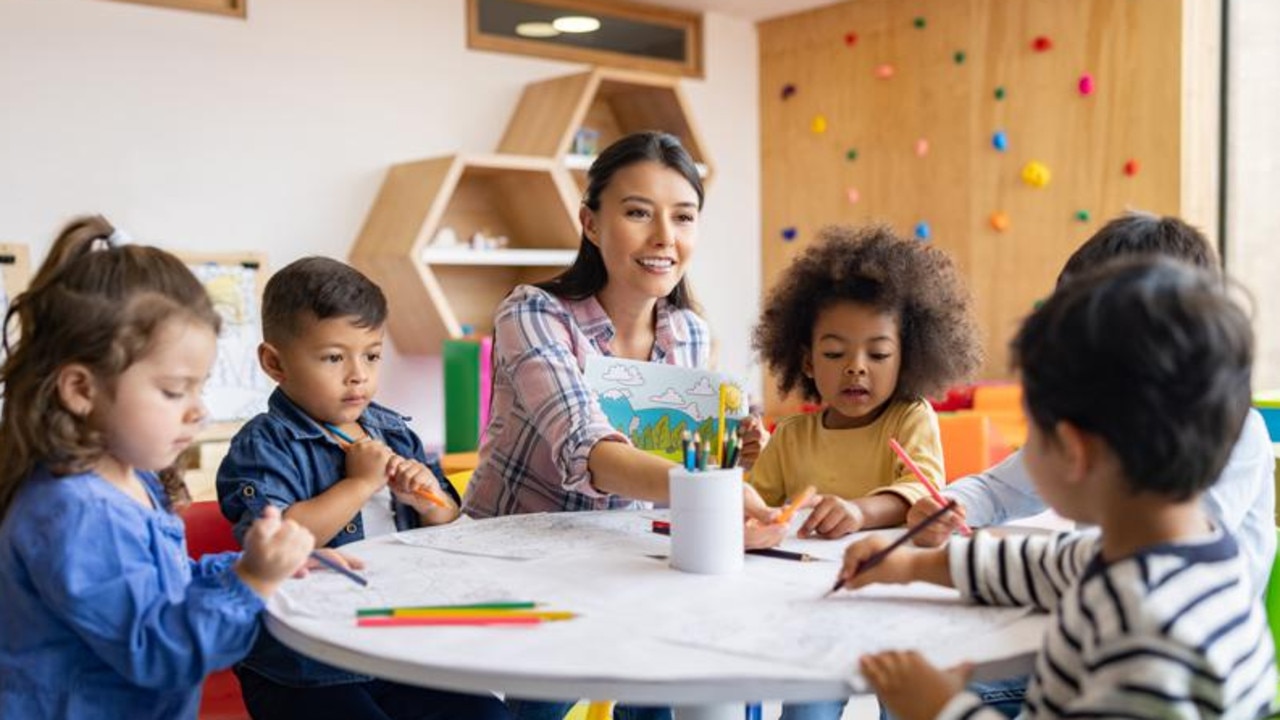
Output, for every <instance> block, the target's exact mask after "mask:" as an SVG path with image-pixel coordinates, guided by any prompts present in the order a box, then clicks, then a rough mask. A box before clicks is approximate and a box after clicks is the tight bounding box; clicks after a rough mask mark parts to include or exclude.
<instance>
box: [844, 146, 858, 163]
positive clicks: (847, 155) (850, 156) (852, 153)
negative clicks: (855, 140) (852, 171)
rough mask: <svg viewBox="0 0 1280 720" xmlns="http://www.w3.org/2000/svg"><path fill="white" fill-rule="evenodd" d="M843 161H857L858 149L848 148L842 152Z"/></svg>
mask: <svg viewBox="0 0 1280 720" xmlns="http://www.w3.org/2000/svg"><path fill="white" fill-rule="evenodd" d="M844 159H845V160H857V159H858V149H857V148H849V149H848V150H845V151H844Z"/></svg>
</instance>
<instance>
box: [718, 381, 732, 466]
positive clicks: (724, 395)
mask: <svg viewBox="0 0 1280 720" xmlns="http://www.w3.org/2000/svg"><path fill="white" fill-rule="evenodd" d="M728 395H729V385H728V384H727V383H720V417H719V419H718V420H717V421H716V435H717V439H718V440H719V441H720V442H718V443H717V444H716V465H719V466H720V467H724V464H725V462H727V461H728V460H729V457H728V456H727V455H725V452H724V435H725V427H724V412H725V405H726V401H727V400H728Z"/></svg>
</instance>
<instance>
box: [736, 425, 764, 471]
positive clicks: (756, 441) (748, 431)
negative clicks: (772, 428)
mask: <svg viewBox="0 0 1280 720" xmlns="http://www.w3.org/2000/svg"><path fill="white" fill-rule="evenodd" d="M738 429H739V430H741V431H742V446H741V447H740V448H739V450H738V465H740V466H742V469H743V470H750V469H751V468H752V467H753V466H755V464H756V460H757V459H758V458H759V457H760V452H761V451H762V450H764V446H765V445H767V444H769V431H768V430H765V429H764V421H763V420H761V419H760V416H758V415H748V416H746V417H745V418H743V419H742V422H741V423H739V425H738Z"/></svg>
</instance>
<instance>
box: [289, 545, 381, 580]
mask: <svg viewBox="0 0 1280 720" xmlns="http://www.w3.org/2000/svg"><path fill="white" fill-rule="evenodd" d="M314 555H324V556H325V557H327V558H329V559H330V560H332V561H333V562H335V563H337V564H338V565H341V566H342V567H344V568H346V569H348V570H363V569H364V561H363V560H361V559H360V558H358V557H356V556H354V555H346V554H343V553H340V552H338V551H337V550H334V549H332V548H316V551H315V552H314V553H312V554H311V555H308V556H307V562H306V563H304V564H303V566H302V567H300V568H298V572H296V573H294V574H293V576H294V577H295V578H302V577H306V576H307V573H308V572H310V571H311V570H319V569H321V568H323V567H324V563H322V562H320V561H319V560H317V559H315V557H313V556H314Z"/></svg>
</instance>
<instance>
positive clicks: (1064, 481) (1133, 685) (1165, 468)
mask: <svg viewBox="0 0 1280 720" xmlns="http://www.w3.org/2000/svg"><path fill="white" fill-rule="evenodd" d="M1013 347H1014V354H1015V356H1016V358H1017V360H1018V363H1019V365H1020V366H1021V369H1022V380H1023V387H1024V396H1025V403H1026V407H1027V412H1028V415H1029V418H1030V432H1029V435H1028V441H1027V445H1026V447H1025V448H1024V450H1023V455H1024V461H1025V463H1026V466H1027V469H1028V470H1029V471H1030V474H1031V477H1032V479H1033V482H1034V484H1035V489H1036V492H1037V493H1038V494H1039V496H1040V497H1043V498H1044V499H1045V501H1046V502H1047V503H1048V504H1049V506H1050V507H1052V508H1053V509H1054V510H1055V511H1057V512H1058V513H1059V514H1061V515H1063V516H1064V517H1067V518H1069V519H1072V520H1076V521H1078V522H1083V523H1088V524H1091V525H1096V526H1097V528H1098V531H1099V532H1090V533H1085V534H1070V535H1054V536H1014V537H1008V538H1004V539H996V538H991V537H987V535H986V533H983V532H980V533H978V535H977V536H975V537H974V538H973V539H972V540H964V539H957V540H953V541H952V542H951V544H950V546H949V547H947V548H942V549H936V550H922V549H914V548H912V549H904V550H898V551H895V552H894V553H892V554H890V555H889V556H888V557H887V558H886V559H885V560H884V561H883V562H882V563H880V564H879V565H876V566H874V567H871V568H868V569H867V570H866V571H864V572H858V568H859V565H860V564H861V563H862V562H863V561H865V560H866V559H867V558H869V557H870V556H871V555H872V554H873V553H875V552H876V551H878V550H879V549H881V548H883V547H884V546H885V545H886V544H887V541H886V540H885V539H883V538H870V539H868V540H864V541H862V542H860V543H856V544H854V545H852V546H851V547H850V548H849V550H848V551H847V553H846V556H845V565H844V567H843V569H842V570H841V578H842V579H843V580H844V582H845V584H846V586H848V587H854V588H856V587H861V586H863V585H867V584H870V583H875V582H890V583H896V582H910V581H914V580H927V581H930V582H935V583H938V584H942V585H954V586H956V587H958V588H959V589H960V590H961V592H962V594H964V595H965V596H966V597H968V598H970V599H972V600H973V601H975V602H980V603H990V604H1004V605H1031V606H1034V607H1037V608H1040V609H1044V610H1049V611H1051V612H1052V613H1053V617H1052V618H1051V619H1050V622H1049V623H1048V627H1049V629H1048V630H1047V631H1046V637H1045V641H1044V644H1043V646H1042V647H1041V650H1040V653H1039V655H1038V656H1037V659H1036V663H1035V670H1034V672H1033V674H1032V676H1031V681H1030V684H1029V687H1028V692H1027V697H1026V702H1025V704H1024V706H1023V710H1022V715H1023V716H1024V717H1029V718H1039V717H1063V716H1081V717H1126V718H1162V719H1163V718H1184V717H1185V718H1193V717H1194V718H1205V717H1208V718H1215V717H1224V718H1256V717H1265V716H1267V714H1268V713H1269V711H1270V706H1271V700H1272V698H1273V696H1274V694H1275V688H1276V669H1275V653H1274V649H1273V647H1272V644H1271V638H1270V633H1269V631H1268V629H1267V624H1266V618H1265V617H1264V614H1263V611H1262V607H1261V604H1260V603H1259V601H1258V595H1257V593H1256V592H1255V591H1254V588H1253V587H1252V585H1251V583H1250V582H1249V579H1248V575H1247V570H1246V567H1245V564H1244V561H1243V558H1242V556H1241V554H1240V553H1239V550H1238V548H1237V546H1236V543H1235V540H1234V538H1233V537H1232V535H1231V533H1230V532H1229V531H1227V530H1226V529H1224V528H1223V527H1221V524H1220V523H1219V522H1217V521H1216V520H1215V519H1214V518H1213V517H1212V516H1211V515H1210V514H1209V513H1208V512H1206V510H1205V507H1204V504H1203V502H1202V495H1203V493H1204V491H1205V490H1206V489H1207V488H1208V487H1209V486H1210V485H1211V484H1212V483H1213V482H1214V480H1215V479H1216V478H1217V477H1218V476H1219V473H1220V472H1221V471H1222V468H1223V466H1224V465H1225V464H1226V462H1227V458H1228V456H1229V455H1230V454H1231V448H1232V445H1233V440H1234V439H1235V438H1236V437H1237V436H1238V435H1239V432H1240V428H1241V425H1242V424H1243V423H1244V420H1245V417H1246V415H1247V413H1248V412H1249V402H1250V385H1249V380H1250V377H1249V375H1250V363H1251V361H1252V335H1251V332H1250V329H1249V322H1248V320H1247V319H1246V318H1245V316H1244V313H1243V312H1241V310H1240V309H1239V308H1238V307H1236V305H1235V304H1234V303H1233V302H1232V301H1231V300H1230V298H1229V297H1227V295H1226V292H1225V290H1224V289H1223V287H1222V282H1221V280H1220V278H1218V277H1217V276H1216V275H1211V274H1208V273H1205V272H1203V271H1199V270H1196V269H1194V268H1191V267H1189V266H1187V265H1185V264H1180V263H1175V262H1172V261H1169V260H1161V259H1153V258H1141V259H1135V260H1126V261H1120V262H1117V263H1114V264H1109V265H1107V266H1104V267H1102V268H1100V269H1098V270H1097V271H1096V272H1092V273H1087V274H1085V275H1083V276H1080V277H1077V278H1072V279H1071V280H1070V281H1068V282H1067V283H1065V284H1063V285H1061V286H1060V287H1059V289H1058V290H1057V291H1056V292H1055V293H1054V295H1053V296H1052V297H1051V298H1050V299H1049V300H1048V302H1047V303H1046V304H1045V305H1044V306H1043V307H1042V308H1041V309H1039V310H1038V311H1036V312H1035V313H1034V314H1032V316H1031V317H1030V318H1028V319H1027V321H1026V323H1025V324H1024V325H1023V327H1022V330H1021V331H1020V332H1019V334H1018V336H1017V338H1016V339H1015V340H1014V343H1013ZM861 667H862V672H863V674H864V675H865V676H866V678H867V680H868V682H869V683H870V684H871V686H872V687H873V688H874V689H875V690H876V692H877V694H878V695H879V696H880V698H881V701H882V702H883V703H884V704H885V705H887V706H888V708H889V710H890V711H891V712H892V713H893V714H894V716H895V717H898V718H901V719H902V720H915V719H916V718H934V717H944V718H977V717H1000V716H999V715H998V714H996V713H995V711H994V710H991V709H984V708H982V707H981V704H980V701H979V700H978V698H977V696H975V695H973V694H971V693H965V692H963V691H962V683H963V677H962V674H963V673H962V672H961V671H954V670H953V671H942V670H939V669H937V668H934V667H933V666H932V665H930V664H929V663H928V662H927V661H925V660H924V659H923V658H922V657H921V656H920V655H918V654H916V653H913V652H889V653H882V654H879V655H874V656H866V657H864V658H863V659H862V663H861Z"/></svg>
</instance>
